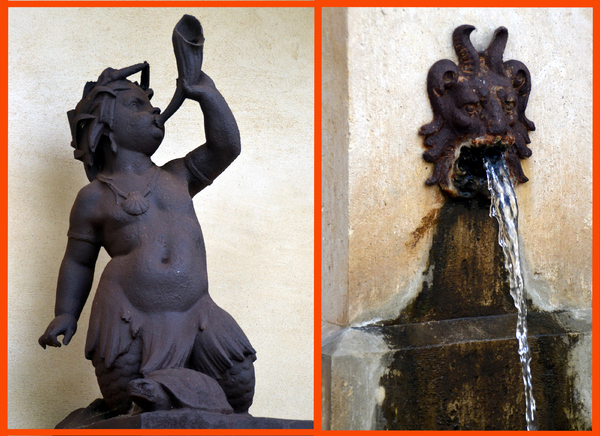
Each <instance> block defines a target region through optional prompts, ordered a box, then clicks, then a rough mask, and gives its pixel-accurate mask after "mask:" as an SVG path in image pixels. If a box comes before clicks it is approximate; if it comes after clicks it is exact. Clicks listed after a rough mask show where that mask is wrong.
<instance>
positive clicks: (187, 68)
mask: <svg viewBox="0 0 600 436" xmlns="http://www.w3.org/2000/svg"><path fill="white" fill-rule="evenodd" d="M203 50H204V33H203V31H202V25H201V24H200V21H198V19H196V18H195V17H192V16H191V15H184V16H183V17H182V18H181V20H179V22H178V23H177V25H176V26H175V29H173V51H174V52H175V59H176V60H177V73H178V78H177V82H178V83H177V89H176V90H175V94H174V95H173V98H172V99H171V102H170V103H169V105H168V106H167V108H166V109H165V111H164V112H163V113H162V114H161V115H160V116H159V118H158V122H159V123H160V124H164V123H165V122H166V121H167V120H168V119H169V118H171V116H172V115H173V114H174V113H175V112H176V111H177V109H179V107H180V106H181V105H182V103H183V101H184V100H185V96H184V94H183V87H182V85H181V82H182V81H183V80H184V79H185V80H186V81H187V82H189V83H194V80H195V79H196V78H198V77H199V76H200V71H201V70H202V57H203Z"/></svg>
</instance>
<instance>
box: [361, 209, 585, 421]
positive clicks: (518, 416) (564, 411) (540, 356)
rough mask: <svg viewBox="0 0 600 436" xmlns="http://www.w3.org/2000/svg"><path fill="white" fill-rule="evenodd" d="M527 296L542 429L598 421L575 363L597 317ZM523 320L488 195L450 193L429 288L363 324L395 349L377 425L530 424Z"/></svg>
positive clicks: (436, 238)
mask: <svg viewBox="0 0 600 436" xmlns="http://www.w3.org/2000/svg"><path fill="white" fill-rule="evenodd" d="M528 306H529V307H528V311H529V315H528V324H529V344H530V347H531V355H532V361H531V371H532V375H533V383H532V384H533V394H534V397H535V401H536V404H537V411H538V412H537V413H538V419H539V429H540V430H581V429H591V428H589V427H591V423H589V422H588V421H587V420H586V419H585V417H583V416H582V413H581V408H582V404H581V402H580V401H578V400H577V399H578V398H579V397H578V393H577V392H576V386H575V377H576V376H575V375H574V373H573V370H572V368H570V367H569V356H570V353H571V352H572V351H573V350H574V349H575V348H576V347H577V344H578V342H579V341H580V340H581V339H582V338H583V337H584V336H586V335H591V318H590V319H583V320H581V319H577V318H576V317H573V316H572V315H571V314H570V312H562V313H544V312H536V311H535V308H533V307H531V304H530V303H529V304H528ZM516 324H517V315H516V309H515V307H514V303H513V300H512V297H511V296H510V291H509V285H508V278H507V272H506V270H505V268H504V257H503V254H502V251H501V248H500V246H499V244H498V226H497V223H496V221H495V220H494V219H493V218H491V217H490V216H489V204H486V202H481V201H480V202H476V201H471V202H464V201H452V202H450V201H449V202H446V204H445V205H444V206H443V208H442V210H441V211H440V215H439V219H438V223H437V230H436V233H435V235H434V238H433V245H432V249H431V251H430V257H429V267H428V270H427V271H426V272H425V273H424V281H423V288H422V291H421V292H420V294H419V295H418V296H417V297H416V299H415V300H414V301H413V302H412V303H411V304H410V305H409V306H408V307H407V308H406V309H405V310H404V311H403V312H402V313H401V314H400V315H399V316H398V317H397V318H396V319H393V320H388V321H384V322H380V323H378V324H376V325H371V326H367V327H363V328H362V330H364V331H365V332H368V333H370V334H372V335H375V336H378V337H381V338H383V339H384V341H385V342H386V343H387V346H388V347H389V350H390V352H389V353H388V354H387V356H386V358H385V361H386V362H387V366H386V368H385V371H384V374H383V376H382V377H381V378H380V381H379V384H380V387H382V388H383V390H384V391H385V394H384V395H383V399H382V401H381V402H380V403H379V404H378V405H377V406H376V410H375V417H374V421H375V422H374V423H373V429H378V430H524V429H525V428H526V421H525V398H524V387H523V378H522V372H521V363H520V361H519V354H518V341H517V339H516V337H515V328H516Z"/></svg>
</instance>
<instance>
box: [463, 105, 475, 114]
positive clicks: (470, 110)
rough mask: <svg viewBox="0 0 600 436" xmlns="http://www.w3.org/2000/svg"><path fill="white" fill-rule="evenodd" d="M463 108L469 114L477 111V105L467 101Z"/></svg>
mask: <svg viewBox="0 0 600 436" xmlns="http://www.w3.org/2000/svg"><path fill="white" fill-rule="evenodd" d="M463 108H464V109H465V111H466V112H467V113H468V114H469V115H475V113H476V112H477V105H475V104H473V103H467V104H466V105H464V106H463Z"/></svg>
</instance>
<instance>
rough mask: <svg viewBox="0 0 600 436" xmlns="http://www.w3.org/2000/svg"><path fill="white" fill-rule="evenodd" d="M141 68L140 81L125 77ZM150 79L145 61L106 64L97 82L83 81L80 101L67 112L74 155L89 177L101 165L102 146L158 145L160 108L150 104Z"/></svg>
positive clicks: (144, 148) (147, 148)
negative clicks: (117, 67) (127, 64)
mask: <svg viewBox="0 0 600 436" xmlns="http://www.w3.org/2000/svg"><path fill="white" fill-rule="evenodd" d="M140 71H141V73H142V75H141V80H140V82H141V83H140V84H138V83H137V82H131V81H129V80H127V77H129V76H130V75H132V74H135V73H137V72H140ZM149 82H150V68H149V65H148V64H147V63H146V62H144V63H141V64H136V65H133V66H131V67H127V68H123V69H120V70H115V69H113V68H107V69H106V70H104V71H103V72H102V74H100V77H99V78H98V80H97V81H96V82H88V83H87V84H86V85H85V88H84V90H83V97H82V99H81V101H80V102H79V103H78V104H77V106H76V107H75V109H73V110H70V111H69V112H68V113H67V115H68V117H69V124H70V126H71V137H72V141H71V146H72V147H73V148H74V149H75V150H74V152H73V154H74V157H75V159H78V160H80V161H82V162H83V164H84V168H85V172H86V175H87V177H88V179H89V180H90V181H91V180H94V178H95V177H96V175H97V174H98V172H100V171H101V169H102V166H103V162H102V156H105V155H106V153H102V152H101V151H105V150H103V149H104V148H109V149H110V150H111V151H112V153H115V154H116V153H117V152H118V149H119V147H124V148H130V147H138V148H140V150H139V151H143V152H144V153H146V154H150V155H151V154H153V153H154V151H155V150H156V148H158V145H160V142H161V141H162V138H163V136H164V129H163V127H162V125H159V124H158V123H157V122H156V117H157V115H158V114H159V113H160V109H157V108H153V107H152V105H151V104H150V99H151V98H152V95H153V91H152V89H150V88H149Z"/></svg>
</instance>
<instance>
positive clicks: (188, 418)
mask: <svg viewBox="0 0 600 436" xmlns="http://www.w3.org/2000/svg"><path fill="white" fill-rule="evenodd" d="M55 428H57V429H95V428H98V429H100V428H104V429H174V428H197V429H313V428H314V421H301V420H295V419H277V418H256V417H254V416H252V415H249V414H247V413H244V414H236V413H233V414H224V413H215V412H206V411H203V410H198V409H172V410H159V411H156V412H142V413H134V414H128V415H119V416H112V415H111V414H110V411H109V410H108V408H107V407H106V403H104V401H103V400H101V399H98V400H96V401H94V402H93V403H92V404H90V405H89V406H88V407H86V408H83V409H77V410H75V411H74V412H71V414H70V415H69V416H67V417H66V418H65V419H64V420H62V421H61V422H60V423H59V424H58V425H57V426H56V427H55Z"/></svg>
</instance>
